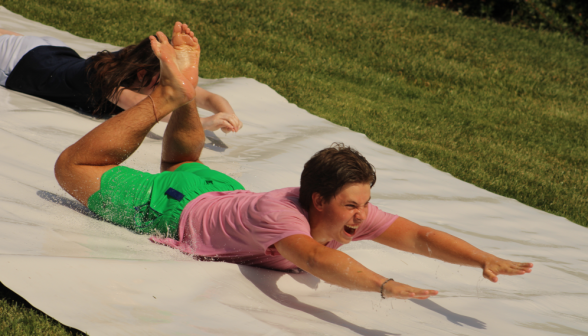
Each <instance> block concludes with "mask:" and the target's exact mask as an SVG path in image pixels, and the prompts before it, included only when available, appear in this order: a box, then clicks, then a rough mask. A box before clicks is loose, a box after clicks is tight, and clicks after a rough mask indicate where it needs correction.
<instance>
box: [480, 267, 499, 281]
mask: <svg viewBox="0 0 588 336" xmlns="http://www.w3.org/2000/svg"><path fill="white" fill-rule="evenodd" d="M483 275H484V278H486V279H488V280H490V281H492V282H498V276H496V274H495V273H494V272H492V271H491V270H490V269H488V268H486V269H484V272H483Z"/></svg>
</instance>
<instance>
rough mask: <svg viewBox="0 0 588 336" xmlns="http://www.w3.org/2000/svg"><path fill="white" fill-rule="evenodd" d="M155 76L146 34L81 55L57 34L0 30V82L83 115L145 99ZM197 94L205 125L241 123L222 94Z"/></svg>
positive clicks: (232, 128)
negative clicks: (131, 41) (206, 114)
mask: <svg viewBox="0 0 588 336" xmlns="http://www.w3.org/2000/svg"><path fill="white" fill-rule="evenodd" d="M161 38H164V39H166V40H167V37H166V36H165V35H161ZM158 80H159V59H157V57H155V55H153V51H152V50H151V45H150V41H149V38H145V39H144V40H142V41H141V42H139V44H137V45H130V46H128V47H126V48H123V49H121V50H119V51H117V52H113V53H111V52H108V51H101V52H99V53H97V54H96V55H94V56H92V57H90V58H88V59H83V58H81V57H80V56H79V55H78V54H77V53H76V52H75V51H74V50H73V49H71V48H69V47H67V46H66V45H65V44H64V43H63V42H61V41H60V40H58V39H56V38H53V37H48V36H45V37H37V36H22V35H21V34H18V33H15V32H11V31H8V30H4V29H0V85H2V86H5V87H6V88H8V89H11V90H15V91H19V92H23V93H26V94H29V95H32V96H36V97H40V98H43V99H47V100H50V101H52V102H55V103H58V104H62V105H65V106H68V107H71V108H73V109H75V110H77V111H80V112H82V113H85V114H92V115H94V116H96V117H106V116H108V115H111V114H118V113H120V112H122V111H123V110H128V109H129V108H131V107H133V106H135V105H136V104H137V103H138V102H140V101H142V100H143V99H145V97H146V96H147V95H148V94H149V93H151V92H152V91H153V88H154V87H155V85H156V84H157V81H158ZM196 93H197V95H196V99H195V101H196V105H197V106H198V107H200V108H204V109H206V110H209V111H211V112H213V113H215V114H214V115H213V116H210V117H207V118H202V120H201V121H202V124H203V125H204V128H205V129H207V130H211V131H215V130H217V129H219V128H220V129H222V130H223V131H224V132H225V133H227V132H236V131H238V130H239V129H240V128H241V127H242V123H241V121H240V120H239V118H238V117H237V116H236V115H235V112H234V111H233V108H232V107H231V105H230V104H229V102H228V101H227V100H226V99H224V98H223V97H221V96H219V95H216V94H214V93H211V92H209V91H207V90H205V89H203V88H200V87H198V88H196ZM164 121H167V119H164Z"/></svg>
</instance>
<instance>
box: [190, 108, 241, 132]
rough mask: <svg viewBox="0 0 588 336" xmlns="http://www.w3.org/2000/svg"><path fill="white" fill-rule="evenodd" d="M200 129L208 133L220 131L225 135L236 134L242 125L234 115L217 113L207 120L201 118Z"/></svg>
mask: <svg viewBox="0 0 588 336" xmlns="http://www.w3.org/2000/svg"><path fill="white" fill-rule="evenodd" d="M200 121H202V127H204V129H205V130H208V131H216V130H217V129H219V128H220V129H221V131H223V132H225V133H229V132H237V131H238V130H240V129H241V127H243V123H242V122H241V120H239V118H237V115H235V114H234V113H227V112H219V113H217V114H215V115H213V116H210V117H207V118H201V119H200Z"/></svg>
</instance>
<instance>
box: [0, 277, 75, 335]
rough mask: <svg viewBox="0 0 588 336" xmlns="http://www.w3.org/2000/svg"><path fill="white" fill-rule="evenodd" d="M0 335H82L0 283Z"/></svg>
mask: <svg viewBox="0 0 588 336" xmlns="http://www.w3.org/2000/svg"><path fill="white" fill-rule="evenodd" d="M0 335H4V336H37V335H38V336H62V335H63V336H66V335H67V336H72V335H75V336H82V335H85V334H83V333H81V332H79V331H77V330H75V329H71V328H68V327H65V326H63V325H62V324H60V323H59V322H57V321H55V320H54V319H52V318H51V317H49V316H47V315H45V314H44V313H42V312H40V311H39V310H37V309H35V308H33V307H32V306H31V305H30V304H29V303H28V302H26V301H25V300H24V299H23V298H21V297H20V296H18V295H17V294H15V293H14V292H12V291H11V290H10V289H8V288H6V287H5V286H4V285H3V284H2V283H0Z"/></svg>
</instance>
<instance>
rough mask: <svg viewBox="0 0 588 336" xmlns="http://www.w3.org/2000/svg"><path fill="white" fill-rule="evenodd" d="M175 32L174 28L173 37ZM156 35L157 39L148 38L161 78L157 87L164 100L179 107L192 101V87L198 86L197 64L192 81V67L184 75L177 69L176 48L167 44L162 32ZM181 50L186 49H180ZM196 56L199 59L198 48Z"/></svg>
mask: <svg viewBox="0 0 588 336" xmlns="http://www.w3.org/2000/svg"><path fill="white" fill-rule="evenodd" d="M178 24H179V23H176V26H178ZM180 28H181V24H180ZM175 30H176V27H174V35H175ZM156 35H157V38H155V36H150V37H149V39H150V41H151V48H152V49H153V53H154V54H155V56H157V58H159V61H160V68H161V70H160V71H161V72H160V73H161V78H160V80H159V85H160V86H161V88H162V89H163V90H164V94H165V96H166V98H167V99H168V100H171V101H172V102H174V103H175V104H179V105H178V107H179V106H181V105H183V104H185V103H187V102H189V101H191V100H192V99H194V97H195V95H196V92H195V89H194V87H195V84H198V67H197V65H198V64H197V63H196V70H195V74H196V76H195V80H194V69H193V67H192V68H190V67H188V69H187V70H186V71H185V74H184V71H182V70H181V69H180V68H179V64H178V57H177V56H178V55H177V53H176V48H175V47H174V46H172V45H171V44H170V43H169V42H168V40H167V37H166V36H165V35H164V34H163V33H162V32H157V34H156ZM158 39H159V41H158ZM181 45H184V44H181ZM196 45H197V44H196ZM182 49H187V48H185V47H182ZM185 52H186V51H184V50H182V51H181V53H182V54H183V53H185ZM197 54H198V57H197V59H199V56H200V48H198V51H197ZM181 58H182V59H185V58H186V57H185V55H183V56H182V57H181ZM184 66H185V65H184ZM194 82H195V83H194Z"/></svg>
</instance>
